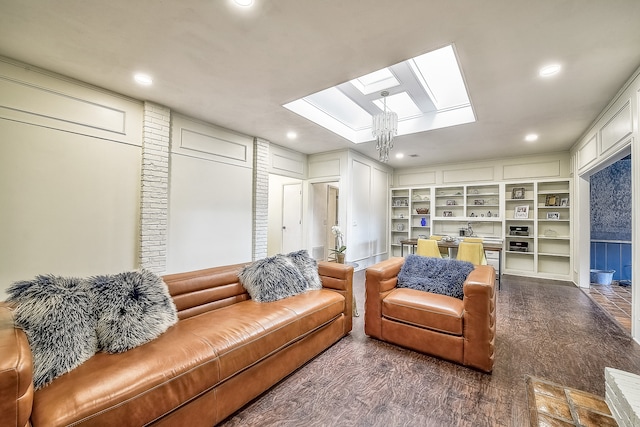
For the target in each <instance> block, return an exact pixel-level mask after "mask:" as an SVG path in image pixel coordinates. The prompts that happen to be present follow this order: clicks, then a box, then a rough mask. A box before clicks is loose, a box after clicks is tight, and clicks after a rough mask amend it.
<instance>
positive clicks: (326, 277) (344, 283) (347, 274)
mask: <svg viewBox="0 0 640 427" xmlns="http://www.w3.org/2000/svg"><path fill="white" fill-rule="evenodd" d="M318 275H319V276H320V280H321V281H322V287H323V288H326V289H331V290H332V291H335V292H338V293H339V294H341V295H343V296H344V298H345V307H344V316H345V335H346V334H347V333H349V332H350V331H351V329H352V328H353V305H354V303H353V266H352V265H348V264H340V263H337V262H328V261H319V262H318Z"/></svg>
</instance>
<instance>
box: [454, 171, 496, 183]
mask: <svg viewBox="0 0 640 427" xmlns="http://www.w3.org/2000/svg"><path fill="white" fill-rule="evenodd" d="M494 179H495V169H494V168H469V169H455V170H445V171H443V174H442V182H443V183H444V184H457V183H459V182H480V181H493V180H494Z"/></svg>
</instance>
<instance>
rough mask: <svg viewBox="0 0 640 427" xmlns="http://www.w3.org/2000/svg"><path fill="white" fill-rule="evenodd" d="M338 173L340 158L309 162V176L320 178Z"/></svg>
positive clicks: (337, 174)
mask: <svg viewBox="0 0 640 427" xmlns="http://www.w3.org/2000/svg"><path fill="white" fill-rule="evenodd" d="M339 175H340V159H327V160H313V161H310V162H309V177H310V178H311V177H313V178H322V177H327V176H339Z"/></svg>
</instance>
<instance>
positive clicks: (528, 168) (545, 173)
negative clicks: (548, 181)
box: [502, 160, 561, 180]
mask: <svg viewBox="0 0 640 427" xmlns="http://www.w3.org/2000/svg"><path fill="white" fill-rule="evenodd" d="M560 171H561V167H560V161H558V160H553V161H549V162H539V163H521V164H513V165H505V166H504V167H503V173H502V176H503V179H505V180H511V179H532V178H559V177H561V172H560Z"/></svg>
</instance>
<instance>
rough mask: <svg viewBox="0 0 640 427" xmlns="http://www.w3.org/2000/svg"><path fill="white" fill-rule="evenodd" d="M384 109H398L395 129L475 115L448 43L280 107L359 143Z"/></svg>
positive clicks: (407, 129)
mask: <svg viewBox="0 0 640 427" xmlns="http://www.w3.org/2000/svg"><path fill="white" fill-rule="evenodd" d="M381 91H387V92H389V96H388V97H387V99H386V102H387V109H388V110H391V111H393V112H395V113H397V114H398V135H408V134H412V133H418V132H424V131H428V130H432V129H438V128H443V127H448V126H455V125H459V124H463V123H470V122H474V121H475V114H474V113H473V109H472V107H471V101H470V100H469V96H468V93H467V88H466V87H465V85H464V80H463V78H462V72H461V71H460V67H459V65H458V61H457V58H456V55H455V51H454V49H453V45H449V46H446V47H443V48H441V49H438V50H435V51H432V52H428V53H425V54H423V55H420V56H417V57H415V58H411V59H408V60H406V61H403V62H400V63H398V64H395V65H392V66H390V67H387V68H383V69H381V70H377V71H374V72H372V73H369V74H366V75H364V76H362V77H358V78H356V79H353V80H351V81H348V82H345V83H342V84H339V85H337V86H334V87H332V88H329V89H325V90H323V91H320V92H316V93H314V94H311V95H308V96H306V97H304V98H301V99H298V100H296V101H293V102H290V103H288V104H285V105H284V107H285V108H287V109H289V110H291V111H293V112H294V113H297V114H299V115H301V116H303V117H305V118H307V119H309V120H311V121H313V122H315V123H317V124H319V125H320V126H323V127H325V128H326V129H328V130H330V131H332V132H334V133H336V134H338V135H340V136H342V137H343V138H346V139H348V140H349V141H351V142H353V143H356V144H359V143H362V142H368V141H372V140H373V139H374V138H373V136H372V134H371V124H372V117H373V116H374V115H376V114H379V113H380V112H382V110H383V101H382V98H381V96H380V93H381Z"/></svg>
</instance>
